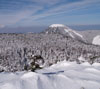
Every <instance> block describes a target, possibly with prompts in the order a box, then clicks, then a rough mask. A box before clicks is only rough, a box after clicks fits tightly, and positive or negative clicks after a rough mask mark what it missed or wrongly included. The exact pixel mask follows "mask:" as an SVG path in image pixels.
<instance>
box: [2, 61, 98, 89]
mask: <svg viewBox="0 0 100 89" xmlns="http://www.w3.org/2000/svg"><path fill="white" fill-rule="evenodd" d="M82 87H84V88H82ZM0 89H100V64H98V63H95V64H93V65H90V64H88V63H83V64H80V65H79V64H76V63H75V62H66V61H63V62H60V63H57V64H55V65H53V66H51V67H49V68H45V69H42V70H38V71H36V73H35V72H17V73H0Z"/></svg>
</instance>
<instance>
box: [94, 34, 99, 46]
mask: <svg viewBox="0 0 100 89" xmlns="http://www.w3.org/2000/svg"><path fill="white" fill-rule="evenodd" d="M92 43H93V44H95V45H100V35H97V36H95V37H94V38H93V42H92Z"/></svg>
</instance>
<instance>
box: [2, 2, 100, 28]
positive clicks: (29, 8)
mask: <svg viewBox="0 0 100 89" xmlns="http://www.w3.org/2000/svg"><path fill="white" fill-rule="evenodd" d="M53 23H61V24H66V25H67V24H68V25H77V24H78V25H80V24H100V0H0V27H1V28H3V27H5V26H9V27H20V26H21V27H25V26H42V25H50V24H53Z"/></svg>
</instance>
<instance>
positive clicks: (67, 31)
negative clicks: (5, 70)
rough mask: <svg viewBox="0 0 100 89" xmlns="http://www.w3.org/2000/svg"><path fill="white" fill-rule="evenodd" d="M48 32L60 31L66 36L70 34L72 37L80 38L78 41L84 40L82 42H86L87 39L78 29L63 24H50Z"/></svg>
mask: <svg viewBox="0 0 100 89" xmlns="http://www.w3.org/2000/svg"><path fill="white" fill-rule="evenodd" d="M46 33H48V34H51V33H59V34H62V35H65V36H70V37H71V38H73V39H75V40H78V41H82V42H86V40H85V39H84V37H83V36H82V35H81V34H79V33H78V32H77V31H75V30H72V29H71V28H69V27H68V26H65V25H63V24H52V25H50V26H49V28H48V29H47V30H46Z"/></svg>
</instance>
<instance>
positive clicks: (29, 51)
mask: <svg viewBox="0 0 100 89" xmlns="http://www.w3.org/2000/svg"><path fill="white" fill-rule="evenodd" d="M64 30H66V31H65V32H64ZM60 33H61V34H60ZM34 58H35V59H34ZM33 60H35V62H34V63H33V64H32V62H33ZM63 60H66V61H76V62H77V63H78V64H80V63H82V62H89V63H90V64H93V63H94V62H100V46H99V45H93V44H92V43H88V42H86V41H84V40H83V36H81V35H79V34H78V33H76V32H75V31H74V30H72V29H69V28H68V27H66V26H59V25H58V27H57V26H55V25H54V26H53V25H52V26H51V27H49V28H48V29H47V30H46V31H44V32H41V33H26V34H17V33H12V34H9V33H8V34H3V33H2V34H0V71H1V72H2V71H8V72H9V71H12V72H15V71H23V70H29V69H31V68H30V67H31V66H33V65H35V64H37V65H38V66H42V67H47V66H50V65H53V64H55V63H57V62H60V61H63Z"/></svg>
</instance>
